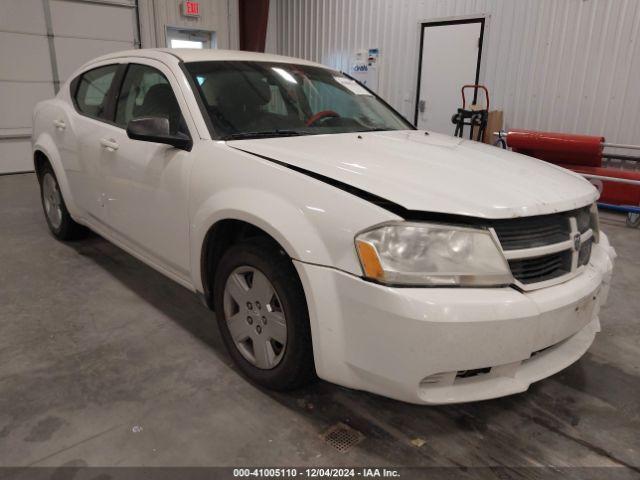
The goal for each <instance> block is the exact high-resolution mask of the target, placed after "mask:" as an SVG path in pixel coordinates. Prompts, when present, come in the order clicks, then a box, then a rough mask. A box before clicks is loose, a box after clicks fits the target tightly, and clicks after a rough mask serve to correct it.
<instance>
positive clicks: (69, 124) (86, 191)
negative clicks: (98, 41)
mask: <svg viewBox="0 0 640 480" xmlns="http://www.w3.org/2000/svg"><path fill="white" fill-rule="evenodd" d="M119 69H120V64H118V63H111V64H107V65H101V66H98V67H95V68H92V69H90V70H87V71H85V72H83V73H81V74H80V75H78V77H76V78H75V79H74V80H73V81H72V82H71V86H70V88H71V91H70V93H71V97H72V101H73V108H74V109H75V112H74V113H72V114H70V115H68V116H67V118H62V117H61V118H56V119H55V120H54V122H55V127H56V130H57V135H58V136H59V137H61V138H63V140H61V155H62V157H63V162H64V168H65V171H66V174H67V179H68V181H69V188H70V189H71V192H72V195H73V198H74V201H75V203H76V205H77V206H78V207H79V208H80V209H81V214H82V216H83V217H88V220H89V221H90V222H92V223H96V222H97V223H101V224H103V223H104V222H105V221H106V219H107V218H106V216H107V212H106V208H105V206H106V203H105V199H106V193H105V187H106V185H105V182H104V165H105V164H104V160H105V159H104V153H105V152H104V149H103V146H102V144H101V143H100V139H102V138H105V137H108V136H109V135H110V132H113V131H114V130H115V129H116V127H115V126H114V125H112V124H110V123H109V122H110V121H111V115H112V113H111V111H110V110H111V108H110V100H111V96H112V94H113V87H114V84H116V83H117V82H118V79H117V77H118V71H119Z"/></svg>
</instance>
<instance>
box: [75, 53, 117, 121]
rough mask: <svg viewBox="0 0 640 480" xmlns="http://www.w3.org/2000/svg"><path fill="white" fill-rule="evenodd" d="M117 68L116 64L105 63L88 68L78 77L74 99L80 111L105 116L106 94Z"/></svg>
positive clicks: (90, 114) (100, 116)
mask: <svg viewBox="0 0 640 480" xmlns="http://www.w3.org/2000/svg"><path fill="white" fill-rule="evenodd" d="M117 70H118V65H107V66H104V67H98V68H95V69H93V70H89V71H88V72H85V73H83V74H82V75H81V76H80V77H79V78H78V85H77V87H76V88H77V89H76V94H75V100H76V107H77V108H78V110H80V112H82V113H84V114H85V115H89V116H91V117H97V118H105V114H106V112H105V107H106V102H107V94H108V93H109V88H111V83H112V82H113V79H114V77H115V75H116V71H117Z"/></svg>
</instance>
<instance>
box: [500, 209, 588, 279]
mask: <svg viewBox="0 0 640 480" xmlns="http://www.w3.org/2000/svg"><path fill="white" fill-rule="evenodd" d="M490 227H491V228H492V229H493V231H494V232H495V234H496V236H497V237H498V240H499V241H500V245H501V246H502V250H503V251H504V254H505V257H506V258H507V261H508V262H509V267H510V268H511V273H512V274H513V277H514V278H515V279H516V281H517V282H519V284H520V286H522V287H523V288H525V289H533V288H537V287H539V286H543V285H542V284H543V283H544V285H548V284H549V283H553V282H550V281H552V280H556V279H557V281H561V280H564V278H569V276H571V274H574V273H576V272H577V270H578V269H579V268H580V267H583V266H585V265H587V264H588V263H589V259H590V257H591V247H592V243H593V231H592V229H591V213H590V210H589V207H585V208H581V209H578V210H573V211H570V212H564V213H556V214H552V215H541V216H535V217H523V218H514V219H509V220H496V221H493V222H492V223H491V225H490Z"/></svg>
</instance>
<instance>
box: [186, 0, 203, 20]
mask: <svg viewBox="0 0 640 480" xmlns="http://www.w3.org/2000/svg"><path fill="white" fill-rule="evenodd" d="M182 15H184V16H185V17H199V16H200V3H199V2H190V1H186V2H182Z"/></svg>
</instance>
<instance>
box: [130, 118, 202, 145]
mask: <svg viewBox="0 0 640 480" xmlns="http://www.w3.org/2000/svg"><path fill="white" fill-rule="evenodd" d="M127 136H128V137H129V138H131V139H133V140H141V141H143V142H155V143H164V144H166V145H171V146H173V147H176V148H179V149H181V150H187V151H189V150H191V147H192V146H193V142H192V141H191V139H190V138H189V137H188V136H187V135H185V134H184V133H179V132H178V133H173V134H172V133H170V131H169V119H168V118H165V117H145V118H134V119H133V120H131V121H130V122H129V124H128V125H127Z"/></svg>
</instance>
